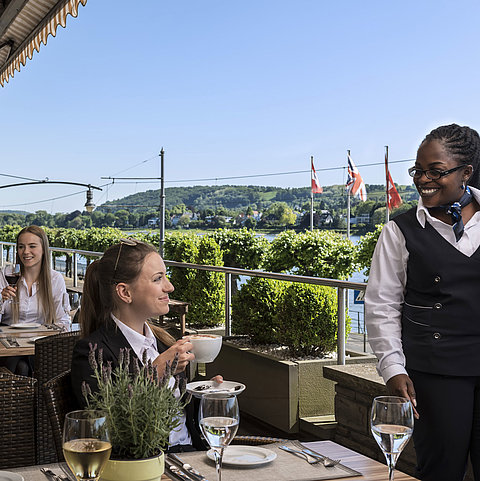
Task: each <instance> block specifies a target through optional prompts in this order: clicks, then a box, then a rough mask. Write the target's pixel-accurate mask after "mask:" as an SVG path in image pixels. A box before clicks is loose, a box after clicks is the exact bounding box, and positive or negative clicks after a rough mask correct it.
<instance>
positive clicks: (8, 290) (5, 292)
mask: <svg viewBox="0 0 480 481" xmlns="http://www.w3.org/2000/svg"><path fill="white" fill-rule="evenodd" d="M16 295H17V288H16V287H13V286H6V287H4V288H3V289H2V300H3V301H8V300H9V299H13V298H14V297H15V296H16Z"/></svg>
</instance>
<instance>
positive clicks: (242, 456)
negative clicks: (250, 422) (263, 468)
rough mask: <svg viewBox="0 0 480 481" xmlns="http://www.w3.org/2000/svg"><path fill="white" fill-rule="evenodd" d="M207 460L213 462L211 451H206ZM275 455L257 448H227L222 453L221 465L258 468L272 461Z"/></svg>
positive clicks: (213, 457) (267, 450) (268, 450)
mask: <svg viewBox="0 0 480 481" xmlns="http://www.w3.org/2000/svg"><path fill="white" fill-rule="evenodd" d="M207 456H208V458H209V459H212V460H213V461H215V455H214V454H213V449H210V450H208V451H207ZM276 457H277V454H276V453H274V452H273V451H270V449H265V448H260V447H258V446H227V447H226V448H225V451H224V452H223V460H222V463H223V464H229V465H231V466H260V465H262V464H267V463H270V462H271V461H273V460H274V459H275V458H276Z"/></svg>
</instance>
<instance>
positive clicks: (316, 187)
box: [311, 157, 323, 194]
mask: <svg viewBox="0 0 480 481" xmlns="http://www.w3.org/2000/svg"><path fill="white" fill-rule="evenodd" d="M311 174H312V194H321V193H323V188H322V186H321V185H320V182H319V181H318V177H317V173H316V172H315V167H314V166H313V157H312V171H311Z"/></svg>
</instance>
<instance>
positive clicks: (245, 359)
mask: <svg viewBox="0 0 480 481" xmlns="http://www.w3.org/2000/svg"><path fill="white" fill-rule="evenodd" d="M348 354H349V356H350V357H349V359H347V364H351V363H361V362H363V363H365V362H375V361H376V359H375V358H374V356H372V355H370V354H363V353H354V352H348ZM335 363H336V361H335V360H332V359H320V360H314V361H283V360H280V359H278V358H276V357H274V356H271V355H268V354H262V353H260V352H257V351H254V350H253V349H250V348H241V347H238V346H236V345H234V344H232V343H231V342H228V341H224V342H223V345H222V350H221V351H220V354H219V355H218V357H217V359H216V360H215V361H214V362H213V363H210V364H206V365H205V366H206V374H207V377H212V376H214V375H216V374H219V373H220V374H222V376H223V377H224V379H226V380H228V381H238V382H241V383H243V384H245V385H246V386H247V388H246V390H245V391H244V392H243V393H242V394H241V395H240V397H239V404H240V409H241V411H242V412H245V413H247V414H249V415H251V416H253V417H255V418H257V419H259V420H261V421H262V422H265V423H267V424H270V425H271V426H274V427H275V428H277V429H280V430H281V431H284V432H286V433H297V432H299V425H300V419H301V418H304V417H311V416H323V415H332V414H333V413H334V395H335V383H334V382H332V381H330V380H328V379H326V378H324V377H323V367H324V366H327V365H331V364H335Z"/></svg>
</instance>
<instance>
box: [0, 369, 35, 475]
mask: <svg viewBox="0 0 480 481" xmlns="http://www.w3.org/2000/svg"><path fill="white" fill-rule="evenodd" d="M36 382H37V381H36V380H35V379H32V378H30V377H23V376H16V375H14V374H12V373H10V372H9V371H8V370H7V369H1V370H0V469H3V468H14V467H16V466H29V465H32V464H35V436H34V435H33V433H34V432H35V384H36Z"/></svg>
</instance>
